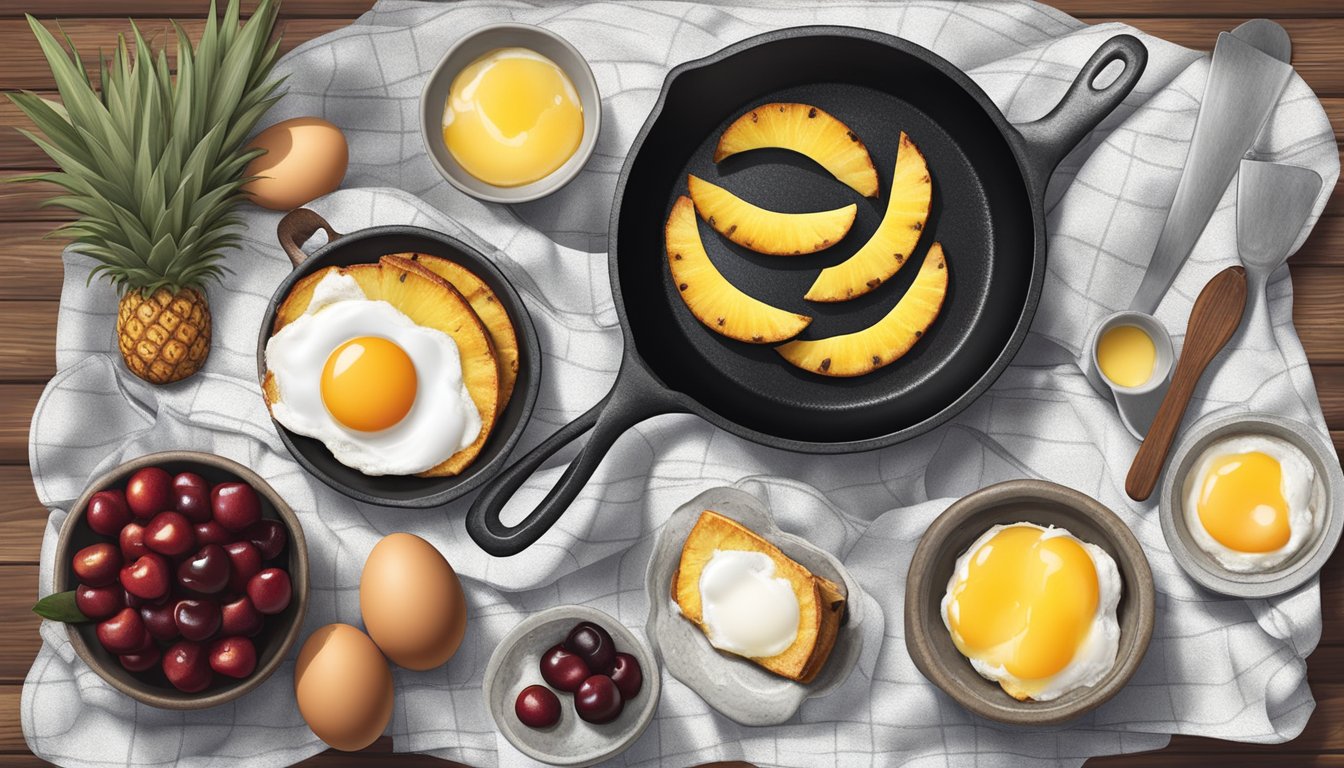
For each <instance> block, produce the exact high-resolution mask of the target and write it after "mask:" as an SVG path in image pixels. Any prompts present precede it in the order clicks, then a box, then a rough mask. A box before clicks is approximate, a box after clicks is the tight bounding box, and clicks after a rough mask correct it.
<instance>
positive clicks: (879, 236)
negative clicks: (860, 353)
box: [803, 131, 933, 302]
mask: <svg viewBox="0 0 1344 768" xmlns="http://www.w3.org/2000/svg"><path fill="white" fill-rule="evenodd" d="M932 196H933V182H932V180H931V179H930V178H929V166H928V163H927V162H925V160H924V155H923V153H921V152H920V151H919V147H916V146H915V143H914V142H913V141H911V140H910V137H909V136H907V135H906V134H905V132H904V131H902V132H901V144H900V148H899V149H898V150H897V154H896V170H895V171H893V172H892V178H891V192H890V193H889V194H888V197H887V210H886V213H884V214H882V223H880V224H878V225H877V231H876V232H874V233H873V236H872V237H871V238H869V240H868V242H867V243H864V245H863V247H862V248H860V249H859V250H858V251H857V252H855V254H854V255H853V256H850V257H849V258H848V259H845V260H844V261H842V262H840V263H839V264H836V265H835V266H832V267H827V268H825V269H823V270H822V271H821V274H820V275H818V276H817V279H816V282H814V283H812V287H811V288H809V289H808V291H807V294H806V295H805V296H804V297H803V298H805V299H808V300H809V301H825V302H831V301H848V300H850V299H853V298H855V297H858V296H862V295H864V294H865V293H868V292H869V291H871V290H873V289H874V288H877V287H878V286H879V285H881V284H882V283H884V282H886V281H887V280H890V279H891V277H892V275H895V274H896V273H897V272H898V271H900V269H901V267H903V266H905V262H907V261H909V260H910V253H911V252H912V251H913V250H914V249H915V245H916V244H917V243H918V242H919V236H920V233H921V232H923V231H924V222H925V220H926V219H927V218H928V216H929V203H930V201H931V199H932Z"/></svg>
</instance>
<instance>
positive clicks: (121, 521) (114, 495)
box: [84, 491, 131, 536]
mask: <svg viewBox="0 0 1344 768" xmlns="http://www.w3.org/2000/svg"><path fill="white" fill-rule="evenodd" d="M84 519H85V520H87V521H88V523H89V527H90V528H92V529H93V530H94V532H95V533H101V534H102V535H104V536H116V535H117V532H118V531H120V530H121V529H122V527H123V526H125V525H126V524H127V523H129V522H131V508H130V507H128V506H126V496H125V494H123V493H122V492H121V491H99V492H97V493H95V494H93V496H91V497H89V505H88V506H87V507H85V508H84Z"/></svg>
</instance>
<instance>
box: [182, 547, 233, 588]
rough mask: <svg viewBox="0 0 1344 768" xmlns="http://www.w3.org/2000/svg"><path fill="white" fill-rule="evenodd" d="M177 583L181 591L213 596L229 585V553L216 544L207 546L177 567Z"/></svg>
mask: <svg viewBox="0 0 1344 768" xmlns="http://www.w3.org/2000/svg"><path fill="white" fill-rule="evenodd" d="M177 583H178V584H180V585H181V586H182V588H183V589H187V590H190V591H192V592H196V593H199V594H202V595H213V594H215V593H216V592H219V591H221V590H223V589H224V587H226V586H228V584H229V553H228V552H226V551H225V550H224V548H223V547H221V546H219V545H218V544H207V545H206V546H204V547H201V548H200V550H198V551H197V552H196V554H194V555H192V556H191V557H189V558H187V559H186V560H183V561H182V562H181V563H179V564H178V566H177Z"/></svg>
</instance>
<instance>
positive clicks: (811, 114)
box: [714, 102, 878, 197]
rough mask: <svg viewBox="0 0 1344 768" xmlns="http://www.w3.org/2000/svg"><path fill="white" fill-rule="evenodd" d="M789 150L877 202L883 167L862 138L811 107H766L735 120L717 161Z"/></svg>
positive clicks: (725, 134)
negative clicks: (879, 167) (751, 152)
mask: <svg viewBox="0 0 1344 768" xmlns="http://www.w3.org/2000/svg"><path fill="white" fill-rule="evenodd" d="M765 148H778V149H789V150H793V151H794V152H797V153H799V154H801V155H804V156H806V157H809V158H811V159H812V160H813V161H814V162H816V163H817V164H818V165H820V166H821V167H822V168H825V169H826V170H828V171H830V173H831V175H832V176H834V177H835V178H837V179H839V180H840V181H841V182H842V183H843V184H845V185H846V186H848V187H849V188H850V189H853V190H854V191H855V192H858V193H859V194H860V195H863V196H864V197H877V192H878V182H877V168H876V167H874V165H873V158H872V156H871V155H869V154H868V147H866V146H864V144H863V141H861V140H860V139H859V136H858V134H856V133H854V132H853V131H851V130H850V129H849V126H847V125H845V124H844V123H842V122H840V120H838V119H836V118H835V117H834V116H832V115H831V114H829V113H827V112H826V111H825V110H822V109H818V108H817V107H814V106H812V105H810V104H791V103H780V102H775V103H772V104H762V105H761V106H759V107H756V108H755V109H753V110H751V111H750V112H747V113H746V114H744V115H742V116H741V117H739V118H737V119H736V120H734V121H733V124H732V125H730V126H728V127H727V128H726V129H725V130H724V132H723V135H722V136H720V137H719V143H718V146H716V147H715V148H714V162H716V163H717V162H719V161H720V160H723V159H724V158H725V157H730V156H732V155H735V154H737V153H739V152H747V151H749V150H753V149H765Z"/></svg>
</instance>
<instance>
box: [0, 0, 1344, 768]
mask: <svg viewBox="0 0 1344 768" xmlns="http://www.w3.org/2000/svg"><path fill="white" fill-rule="evenodd" d="M205 4H206V0H42V1H41V2H37V1H36V0H0V90H10V89H26V90H34V91H39V92H45V93H44V95H49V92H50V89H52V88H53V87H54V84H53V82H52V80H51V75H50V73H49V72H48V70H47V68H46V65H45V63H44V62H43V60H42V58H41V56H40V54H39V53H38V50H37V46H36V44H35V43H34V41H33V39H32V36H31V33H30V32H29V30H28V29H27V23H26V21H24V19H23V16H24V13H25V12H30V11H35V12H36V14H37V15H38V16H39V17H41V18H42V19H43V20H44V22H45V23H47V24H49V25H51V24H52V23H53V21H54V20H57V19H59V20H60V24H61V27H62V28H63V29H64V30H65V31H66V32H67V33H69V34H70V36H71V37H72V38H73V39H74V40H75V41H76V42H77V43H78V44H79V45H80V46H81V48H83V49H86V50H89V51H92V50H96V49H97V48H98V47H100V46H101V47H102V48H104V49H107V48H109V47H110V45H111V44H112V43H113V41H114V40H115V38H116V35H117V33H119V32H125V31H126V30H127V29H129V24H128V22H127V20H126V19H127V16H130V17H134V18H135V19H136V21H137V23H138V24H140V25H141V28H142V29H143V30H144V31H145V32H146V33H147V34H164V33H165V32H166V31H167V30H168V29H169V27H168V26H167V21H166V20H167V19H168V18H170V17H172V18H177V19H180V20H182V21H183V22H184V26H186V28H187V30H188V31H189V33H191V34H193V35H196V34H199V31H200V29H201V14H202V11H203V8H204V6H205ZM255 4H256V3H255V0H244V7H245V10H248V9H250V8H252V7H254V6H255ZM371 4H372V0H285V2H284V5H283V10H282V20H281V27H282V31H283V35H284V47H285V49H286V50H288V49H290V48H293V47H294V46H296V45H299V44H300V43H303V42H304V41H306V40H309V39H311V38H313V37H316V36H318V35H321V34H324V33H326V32H329V31H331V30H334V29H338V28H340V27H342V26H344V25H346V24H348V23H349V22H350V20H352V19H353V18H355V17H356V16H358V15H359V14H361V13H363V12H364V11H365V10H367V9H368V7H369V6H370V5H371ZM1055 5H1056V6H1057V7H1059V8H1060V9H1061V10H1064V11H1065V12H1067V13H1070V14H1073V15H1074V16H1077V17H1079V18H1082V19H1084V20H1086V21H1089V22H1102V21H1124V22H1127V23H1130V24H1133V25H1135V26H1137V27H1139V28H1140V29H1143V30H1145V31H1147V32H1150V33H1152V34H1155V35H1159V36H1161V37H1164V38H1166V39H1168V40H1171V41H1173V42H1177V43H1180V44H1182V45H1187V46H1190V47H1193V48H1199V49H1204V50H1207V49H1208V48H1209V47H1211V46H1212V44H1213V41H1214V38H1215V37H1216V35H1217V32H1218V31H1220V30H1224V29H1229V28H1231V27H1232V26H1235V25H1236V24H1238V23H1240V22H1241V21H1243V20H1245V19H1246V18H1250V17H1254V16H1257V15H1261V14H1266V13H1269V14H1272V17H1273V18H1275V19H1276V20H1278V21H1279V22H1280V23H1282V24H1283V25H1284V26H1285V27H1286V28H1287V29H1288V31H1289V33H1290V34H1291V35H1292V37H1293V48H1294V57H1293V58H1294V62H1293V63H1294V65H1295V66H1296V67H1297V68H1298V71H1299V72H1300V73H1301V74H1302V76H1303V77H1304V78H1305V79H1306V80H1307V82H1308V83H1309V84H1310V85H1311V86H1312V87H1313V89H1315V90H1316V92H1317V95H1318V96H1320V97H1321V100H1322V102H1323V103H1324V105H1325V107H1326V111H1327V112H1328V114H1329V115H1330V119H1331V121H1332V122H1333V124H1334V126H1335V132H1336V136H1338V137H1344V1H1342V0H1279V1H1278V2H1273V3H1267V2H1265V0H1057V1H1056V2H1055ZM21 127H27V126H26V122H25V121H24V120H23V119H22V116H21V115H19V114H18V112H17V111H16V110H14V109H13V107H12V106H10V105H9V103H8V101H7V100H6V101H4V102H3V103H0V178H5V177H9V176H13V175H17V174H19V173H23V172H31V171H33V170H41V169H45V168H47V167H48V166H49V162H48V161H47V160H46V159H45V157H44V156H43V155H42V154H41V153H40V152H39V151H37V150H36V148H35V147H33V146H32V145H31V144H29V143H28V142H27V141H26V140H24V139H23V138H22V137H21V136H20V135H19V134H18V133H17V132H16V131H15V130H14V129H15V128H21ZM49 191H50V190H49V189H48V188H46V187H44V186H43V185H40V184H37V185H22V186H19V185H0V274H2V275H5V278H6V279H4V280H0V328H3V329H4V332H3V334H0V624H3V626H5V627H6V631H5V633H4V634H3V635H0V768H20V767H22V768H27V767H28V766H37V765H44V764H45V763H43V762H42V761H41V760H38V759H37V758H35V757H33V756H32V755H31V754H29V753H28V751H27V748H26V746H25V744H24V740H23V734H22V731H21V730H20V728H19V721H18V706H19V690H20V685H21V684H22V681H23V677H24V675H25V674H26V673H27V670H28V666H29V664H30V663H31V660H32V658H33V655H34V654H35V653H36V651H37V648H38V645H39V639H38V636H37V620H36V617H35V616H34V615H33V614H32V613H31V612H30V611H29V605H30V602H31V599H32V596H33V594H34V592H35V590H36V583H37V559H38V552H39V548H40V546H41V539H42V533H43V530H44V528H45V518H46V512H45V510H44V509H42V508H41V506H40V505H39V504H38V501H37V498H36V494H35V492H34V490H33V487H32V480H31V477H30V475H29V472H28V466H27V462H28V447H27V438H28V434H27V433H28V424H29V420H30V418H31V416H32V412H33V407H34V406H35V405H36V402H37V398H38V396H39V395H40V394H41V391H42V386H43V384H44V383H45V381H46V380H47V379H48V378H49V377H50V376H51V375H52V373H53V372H54V370H55V361H54V355H53V345H54V343H55V334H56V328H55V321H56V311H57V302H58V300H59V298H60V291H61V267H60V259H59V256H60V251H61V247H62V241H61V240H59V239H48V238H46V236H47V234H48V233H49V232H50V231H51V229H52V228H53V227H55V226H56V225H57V224H59V223H60V222H61V221H65V220H68V218H69V216H68V214H66V213H65V212H63V211H60V210H56V209H49V208H46V209H44V208H40V207H39V205H38V204H39V203H40V202H41V200H42V199H43V198H44V197H45V196H46V194H47V193H48V192H49ZM1292 270H1293V279H1294V288H1295V292H1296V304H1295V306H1294V318H1295V320H1296V322H1297V327H1298V331H1299V333H1300V334H1301V337H1302V341H1303V345H1304V347H1305V348H1306V350H1307V355H1308V357H1309V358H1310V360H1311V363H1312V373H1313V376H1314V377H1315V380H1316V385H1317V388H1318V390H1319V391H1320V395H1321V404H1322V406H1323V408H1324V411H1325V415H1326V420H1327V422H1328V423H1329V426H1330V429H1331V430H1332V436H1333V438H1334V443H1335V446H1336V448H1337V449H1339V450H1341V452H1344V333H1341V332H1340V330H1339V328H1340V327H1341V325H1344V188H1339V189H1336V190H1335V194H1334V196H1333V198H1332V200H1331V203H1330V205H1329V206H1328V208H1327V211H1326V215H1325V217H1324V218H1323V219H1322V221H1321V222H1320V224H1319V225H1318V226H1317V228H1316V232H1315V233H1314V234H1313V236H1312V238H1311V240H1310V241H1309V242H1308V243H1307V245H1306V247H1305V248H1304V249H1303V250H1302V252H1301V253H1299V254H1298V255H1297V256H1295V257H1294V258H1293V261H1292ZM1322 602H1323V606H1324V632H1323V635H1322V639H1321V646H1320V648H1319V649H1318V650H1317V651H1316V652H1315V653H1314V654H1313V655H1312V656H1311V657H1310V659H1309V660H1308V665H1307V667H1308V674H1309V678H1310V680H1311V683H1312V691H1313V692H1314V694H1315V696H1316V700H1317V709H1316V712H1315V714H1314V715H1313V716H1312V719H1311V722H1310V724H1309V725H1308V726H1307V730H1306V732H1305V733H1303V734H1302V736H1301V737H1299V738H1298V739H1296V740H1295V741H1293V742H1290V743H1288V744H1284V745H1279V746H1275V747H1258V746H1250V745H1244V744H1235V743H1229V742H1220V741H1215V740H1211V739H1203V738H1193V737H1176V738H1174V739H1173V740H1172V743H1171V745H1170V746H1169V747H1168V748H1167V749H1165V750H1162V751H1160V752H1155V753H1150V754H1144V755H1132V756H1125V757H1114V758H1105V759H1098V760H1092V761H1090V762H1089V763H1088V765H1089V766H1105V768H1121V767H1122V766H1123V767H1132V768H1147V767H1149V766H1175V767H1181V768H1184V767H1187V766H1188V767H1194V766H1230V765H1244V766H1266V767H1268V766H1276V767H1277V766H1287V765H1302V766H1322V767H1329V768H1344V557H1341V556H1336V557H1335V558H1334V560H1333V561H1332V562H1331V563H1330V564H1329V565H1327V566H1326V569H1325V571H1324V572H1323V574H1322ZM390 750H391V742H390V741H389V740H388V739H381V740H380V741H379V742H377V743H376V744H374V745H373V746H372V747H370V748H369V749H368V750H365V751H364V752H362V753H356V754H343V753H337V752H327V753H324V754H322V755H319V756H318V757H316V758H313V759H312V760H309V761H306V762H305V763H303V765H305V766H315V767H316V766H321V767H323V768H354V767H355V766H359V767H361V768H362V767H370V768H371V767H372V766H383V765H431V764H438V765H444V764H445V763H443V762H442V761H438V760H434V759H432V758H427V757H417V756H397V755H393V754H391V752H390ZM729 765H731V766H732V767H733V768H736V766H738V765H740V764H725V768H728V766H729Z"/></svg>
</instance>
